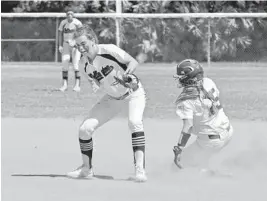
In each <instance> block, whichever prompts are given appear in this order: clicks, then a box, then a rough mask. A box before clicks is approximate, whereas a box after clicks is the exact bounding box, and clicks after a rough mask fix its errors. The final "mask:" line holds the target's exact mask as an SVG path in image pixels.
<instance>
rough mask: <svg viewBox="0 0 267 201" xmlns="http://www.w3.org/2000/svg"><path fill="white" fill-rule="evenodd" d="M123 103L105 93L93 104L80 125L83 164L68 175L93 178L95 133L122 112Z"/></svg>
mask: <svg viewBox="0 0 267 201" xmlns="http://www.w3.org/2000/svg"><path fill="white" fill-rule="evenodd" d="M121 104H122V103H121V101H117V100H114V99H111V98H110V97H109V96H107V95H105V96H104V97H103V98H102V99H101V100H100V101H99V102H98V103H97V104H95V105H94V106H93V108H92V109H91V111H90V113H89V116H88V117H87V118H86V119H85V120H84V121H83V123H82V124H81V125H80V127H79V143H80V150H81V154H82V161H83V164H82V166H81V167H79V168H78V169H76V170H74V171H72V172H69V173H68V174H67V176H69V177H71V178H91V177H92V176H93V170H92V167H93V165H92V158H93V133H94V131H95V130H96V129H97V128H99V127H100V126H102V125H103V124H104V123H106V122H107V121H109V120H110V119H112V118H113V117H114V116H115V115H116V114H118V113H119V112H120V110H121Z"/></svg>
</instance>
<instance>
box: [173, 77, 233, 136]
mask: <svg viewBox="0 0 267 201" xmlns="http://www.w3.org/2000/svg"><path fill="white" fill-rule="evenodd" d="M203 88H204V90H205V91H206V92H207V93H209V94H210V96H213V100H214V101H215V103H213V104H214V105H215V106H216V107H217V111H216V112H215V113H213V112H211V106H212V101H211V100H209V99H206V98H204V99H202V98H201V97H204V94H202V95H203V96H200V97H199V98H195V99H188V100H184V101H182V102H180V103H178V104H177V109H176V114H177V115H178V116H179V117H180V118H181V119H193V131H192V133H193V134H195V135H219V134H220V133H222V132H224V131H225V130H226V129H227V128H229V126H230V122H229V119H228V117H227V116H226V115H225V113H224V110H223V108H222V106H221V104H220V100H219V95H220V92H219V90H218V88H217V87H216V84H215V83H214V82H213V81H212V80H211V79H209V78H204V79H203Z"/></svg>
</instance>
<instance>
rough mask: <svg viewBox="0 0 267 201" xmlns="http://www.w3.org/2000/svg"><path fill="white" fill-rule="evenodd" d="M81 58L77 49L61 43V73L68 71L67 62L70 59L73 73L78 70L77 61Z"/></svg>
mask: <svg viewBox="0 0 267 201" xmlns="http://www.w3.org/2000/svg"><path fill="white" fill-rule="evenodd" d="M80 58H81V53H80V52H79V51H78V49H77V48H75V47H72V46H70V45H69V43H67V42H64V43H63V52H62V62H63V69H62V70H63V71H68V70H69V62H70V59H72V64H73V68H74V70H75V71H78V70H79V60H80Z"/></svg>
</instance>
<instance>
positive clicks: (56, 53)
mask: <svg viewBox="0 0 267 201" xmlns="http://www.w3.org/2000/svg"><path fill="white" fill-rule="evenodd" d="M55 62H58V18H56V47H55Z"/></svg>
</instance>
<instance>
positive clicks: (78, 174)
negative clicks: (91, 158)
mask: <svg viewBox="0 0 267 201" xmlns="http://www.w3.org/2000/svg"><path fill="white" fill-rule="evenodd" d="M67 177H69V178H72V179H92V178H93V177H94V173H93V169H92V168H88V167H85V166H83V165H82V166H80V167H78V168H77V169H76V170H74V171H72V172H68V173H67Z"/></svg>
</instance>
